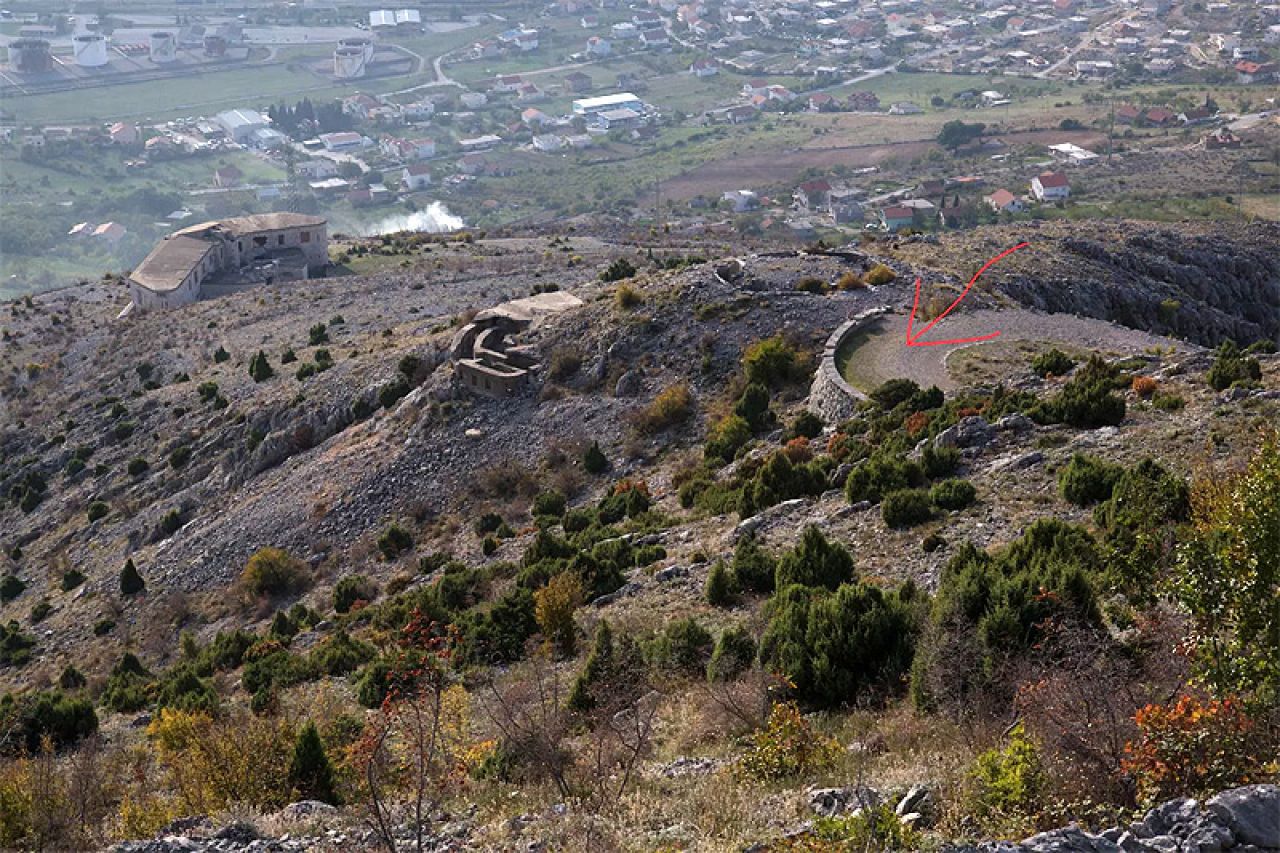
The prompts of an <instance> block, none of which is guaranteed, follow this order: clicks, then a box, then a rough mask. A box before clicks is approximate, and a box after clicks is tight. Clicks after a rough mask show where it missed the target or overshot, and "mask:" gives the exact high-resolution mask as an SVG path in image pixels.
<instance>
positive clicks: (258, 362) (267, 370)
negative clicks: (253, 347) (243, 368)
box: [249, 350, 276, 382]
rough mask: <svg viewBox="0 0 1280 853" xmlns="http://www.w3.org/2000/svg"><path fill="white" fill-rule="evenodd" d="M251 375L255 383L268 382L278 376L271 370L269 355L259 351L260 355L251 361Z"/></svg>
mask: <svg viewBox="0 0 1280 853" xmlns="http://www.w3.org/2000/svg"><path fill="white" fill-rule="evenodd" d="M249 375H250V376H251V377H253V381H254V382H266V381H267V380H268V379H270V378H271V377H272V376H275V375H276V372H275V371H274V370H272V369H271V363H270V362H269V361H267V354H266V353H265V352H263V351H262V350H258V354H257V355H255V356H254V357H253V358H251V359H249Z"/></svg>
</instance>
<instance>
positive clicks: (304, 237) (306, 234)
mask: <svg viewBox="0 0 1280 853" xmlns="http://www.w3.org/2000/svg"><path fill="white" fill-rule="evenodd" d="M302 242H304V243H310V242H311V232H310V231H303V232H302Z"/></svg>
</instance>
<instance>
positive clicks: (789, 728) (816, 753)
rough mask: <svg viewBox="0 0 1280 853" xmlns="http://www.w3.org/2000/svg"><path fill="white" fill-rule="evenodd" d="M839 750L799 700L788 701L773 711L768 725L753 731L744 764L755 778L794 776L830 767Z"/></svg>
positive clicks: (744, 767)
mask: <svg viewBox="0 0 1280 853" xmlns="http://www.w3.org/2000/svg"><path fill="white" fill-rule="evenodd" d="M839 754H840V745H839V744H838V743H837V742H836V741H835V740H834V739H832V738H829V737H826V736H824V735H821V734H819V733H818V732H815V731H814V730H813V727H812V726H810V725H809V721H808V720H806V719H805V718H804V717H803V716H802V715H801V713H800V709H799V708H798V707H797V706H796V705H795V703H793V702H787V703H779V704H777V705H774V706H773V708H772V710H770V711H769V719H768V721H767V722H766V723H765V726H764V728H763V729H761V730H759V731H758V732H756V733H755V734H753V735H752V737H751V745H750V746H749V747H748V748H747V750H746V752H745V753H743V755H742V759H741V765H742V770H743V772H744V773H746V774H747V776H749V777H751V778H753V779H759V780H761V781H773V780H779V779H792V778H795V777H798V776H802V775H808V774H812V773H817V772H822V771H824V770H827V769H829V768H830V767H831V766H832V765H833V764H834V763H835V761H836V758H837V757H838V756H839Z"/></svg>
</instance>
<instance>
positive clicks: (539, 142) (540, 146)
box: [533, 133, 564, 153]
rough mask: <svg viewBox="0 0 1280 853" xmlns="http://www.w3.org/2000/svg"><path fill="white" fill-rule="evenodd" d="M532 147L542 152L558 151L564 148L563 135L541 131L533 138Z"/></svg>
mask: <svg viewBox="0 0 1280 853" xmlns="http://www.w3.org/2000/svg"><path fill="white" fill-rule="evenodd" d="M533 147H534V150H536V151H542V152H544V153H551V152H553V151H559V150H561V149H563V148H564V137H563V136H559V135H557V134H555V133H542V134H539V135H537V136H535V137H534V138H533Z"/></svg>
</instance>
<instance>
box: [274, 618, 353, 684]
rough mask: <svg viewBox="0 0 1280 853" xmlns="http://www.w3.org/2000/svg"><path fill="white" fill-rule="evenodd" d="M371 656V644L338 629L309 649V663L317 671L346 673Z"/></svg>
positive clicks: (331, 673) (330, 673)
mask: <svg viewBox="0 0 1280 853" xmlns="http://www.w3.org/2000/svg"><path fill="white" fill-rule="evenodd" d="M373 656H374V651H373V647H372V646H368V645H366V644H364V643H362V642H360V641H359V640H355V639H353V638H352V637H351V635H350V634H348V633H347V632H346V631H338V632H336V633H334V634H333V635H332V636H330V637H326V638H325V639H324V641H322V642H321V643H320V644H319V645H317V646H316V647H315V648H314V649H312V650H311V655H310V660H309V663H310V664H311V667H312V668H313V669H314V671H315V672H318V673H327V674H329V675H346V674H347V673H349V672H355V671H356V670H357V669H359V668H360V666H361V665H362V664H364V663H366V662H368V661H370V660H373ZM279 686H284V685H279Z"/></svg>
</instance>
